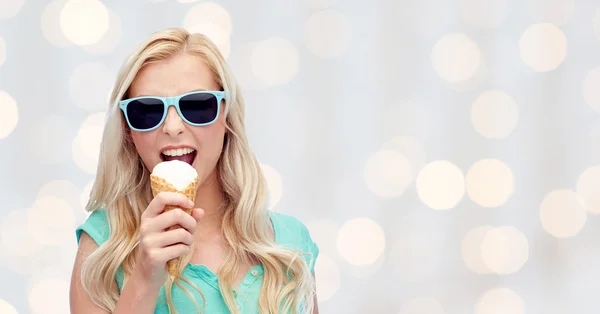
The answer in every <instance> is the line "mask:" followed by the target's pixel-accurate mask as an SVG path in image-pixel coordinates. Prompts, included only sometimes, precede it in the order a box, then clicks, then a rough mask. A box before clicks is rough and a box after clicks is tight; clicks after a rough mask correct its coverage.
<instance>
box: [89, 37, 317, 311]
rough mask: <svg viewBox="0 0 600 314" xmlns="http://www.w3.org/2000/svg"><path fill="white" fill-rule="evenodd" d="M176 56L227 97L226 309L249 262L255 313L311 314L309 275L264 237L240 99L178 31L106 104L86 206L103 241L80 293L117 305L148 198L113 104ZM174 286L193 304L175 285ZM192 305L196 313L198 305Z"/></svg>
mask: <svg viewBox="0 0 600 314" xmlns="http://www.w3.org/2000/svg"><path fill="white" fill-rule="evenodd" d="M178 53H189V54H192V55H196V56H199V57H201V58H202V59H203V60H204V62H205V64H206V65H207V67H208V68H209V69H210V71H211V72H212V75H213V78H214V80H215V82H216V83H217V84H218V86H220V87H221V88H222V89H223V90H224V91H225V94H226V96H225V103H226V105H225V128H226V130H227V132H228V134H227V140H226V141H225V143H224V149H223V153H222V155H221V157H220V159H219V162H218V163H217V171H218V181H219V184H220V186H221V187H222V189H223V194H224V195H225V203H224V206H223V221H222V230H223V236H224V238H225V240H226V242H227V244H228V253H227V255H226V257H225V260H224V263H223V266H222V268H221V269H220V270H219V271H218V273H217V275H218V277H219V288H220V290H221V293H222V295H223V299H224V300H225V303H226V304H227V307H228V308H229V310H230V311H231V312H232V313H239V310H238V309H237V307H236V303H235V299H234V297H233V284H232V282H233V280H234V277H235V275H236V274H237V272H238V270H239V267H240V265H241V263H242V262H243V261H244V260H247V259H248V258H250V259H251V260H255V261H258V263H260V264H261V265H262V266H263V268H264V282H263V287H262V289H261V291H260V297H259V311H260V313H280V312H284V313H288V312H289V313H303V312H308V313H312V310H313V307H314V304H313V297H314V283H313V277H312V274H311V273H310V268H309V267H308V265H307V263H306V261H305V260H304V259H303V258H300V255H301V252H298V251H293V250H288V249H285V248H283V247H280V246H278V245H276V243H275V242H274V241H273V240H272V239H271V237H270V233H269V228H270V222H269V216H268V212H267V209H266V199H267V195H266V194H267V190H266V183H265V180H264V177H263V174H262V172H261V168H260V164H259V163H258V161H257V159H256V157H255V156H254V154H253V153H252V151H251V150H250V147H249V145H248V141H247V138H246V134H245V126H244V100H243V97H242V94H241V92H240V90H239V88H238V87H237V84H236V81H235V79H234V77H233V75H232V74H231V72H230V71H229V69H228V67H227V65H226V62H225V60H224V58H223V56H222V55H221V53H220V52H219V50H218V48H217V47H216V46H215V45H214V43H213V42H211V40H209V39H208V38H207V37H206V36H204V35H202V34H190V33H188V32H187V31H186V30H184V29H181V28H170V29H166V30H163V31H160V32H157V33H154V34H152V35H151V36H150V37H149V38H148V39H147V40H146V41H145V42H144V43H143V44H142V45H141V47H140V48H139V49H138V50H137V51H136V52H135V53H134V54H133V55H132V56H131V57H130V58H129V59H128V60H127V61H126V62H125V64H124V66H123V67H122V69H121V71H120V73H119V76H118V79H117V81H116V84H115V87H114V89H113V93H112V96H111V99H110V105H109V110H108V113H107V122H106V127H105V129H104V133H103V138H102V143H101V150H100V158H99V162H98V169H97V175H96V180H95V183H94V186H93V188H92V191H91V195H90V201H89V203H88V204H87V206H86V210H88V211H94V210H98V209H102V208H104V209H105V210H106V214H107V220H108V225H109V229H110V236H109V238H108V240H107V241H106V242H105V243H104V244H103V245H100V247H99V248H98V249H97V250H95V251H94V252H93V253H92V254H91V255H90V256H89V258H88V259H87V261H86V262H85V264H84V266H83V270H82V278H83V287H84V288H85V290H86V291H87V293H89V295H90V297H91V298H92V300H93V301H94V302H95V303H96V304H97V305H98V306H100V307H102V308H103V309H105V310H107V311H109V312H112V311H113V310H114V308H115V306H116V303H117V301H118V298H119V290H118V287H117V285H116V282H115V276H116V275H117V271H118V269H119V267H122V271H123V274H124V281H123V284H125V283H126V282H127V279H128V277H129V276H130V274H131V272H132V270H133V267H134V265H135V262H136V261H135V258H136V252H137V242H138V237H139V225H140V219H141V214H142V212H143V211H144V210H145V208H146V207H147V206H148V204H149V203H150V201H151V200H152V194H151V190H150V183H149V171H148V169H146V167H145V166H144V164H143V163H142V161H141V159H140V157H139V155H138V153H137V151H136V149H135V146H134V145H133V143H132V141H131V138H130V136H129V133H128V132H129V130H128V127H127V124H126V123H125V120H124V117H123V114H122V112H121V111H120V109H119V107H118V101H119V100H121V99H123V97H126V96H127V93H128V89H129V87H130V85H131V83H132V81H133V80H134V78H135V76H136V74H137V73H138V71H139V70H140V69H141V68H142V67H143V66H144V65H146V64H149V63H153V62H159V61H161V60H165V59H167V58H169V57H171V56H173V55H176V54H178ZM190 259H191V253H190V254H188V255H187V256H186V258H185V259H184V260H183V262H182V263H181V264H180V265H179V268H180V270H183V268H184V267H185V265H186V264H187V263H188V262H189V261H190ZM178 280H183V281H185V282H187V283H188V284H190V285H191V286H192V287H194V288H195V289H196V290H198V292H200V294H201V295H202V292H201V291H200V289H198V288H197V287H195V286H194V285H193V284H191V282H189V281H188V280H187V279H185V278H183V277H182V278H179V279H178ZM176 284H177V285H178V286H179V287H180V288H182V289H183V290H184V291H185V292H186V293H187V295H188V296H190V297H192V295H191V294H190V293H189V292H188V291H187V290H185V289H184V287H183V286H182V285H180V284H179V282H178V281H176ZM171 288H172V284H170V283H169V282H167V283H166V286H165V290H166V294H167V295H166V296H167V303H168V304H169V309H170V311H171V313H174V312H175V309H174V306H173V300H172V294H171ZM202 298H203V299H204V297H203V295H202ZM194 302H196V301H195V300H194ZM195 305H196V308H197V310H198V311H199V312H201V311H200V308H199V307H198V305H197V303H195ZM204 305H205V304H204ZM204 305H203V307H204Z"/></svg>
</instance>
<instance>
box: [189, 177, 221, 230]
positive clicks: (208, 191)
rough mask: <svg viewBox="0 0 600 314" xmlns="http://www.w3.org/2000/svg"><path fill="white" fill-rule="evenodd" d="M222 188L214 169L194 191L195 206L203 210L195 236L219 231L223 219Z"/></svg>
mask: <svg viewBox="0 0 600 314" xmlns="http://www.w3.org/2000/svg"><path fill="white" fill-rule="evenodd" d="M223 202H224V197H223V189H222V188H221V186H220V185H219V182H218V180H217V174H216V171H215V172H213V173H212V174H211V175H210V176H209V177H208V178H206V180H205V181H204V182H203V184H202V185H200V186H199V187H198V190H197V192H196V201H195V205H194V206H195V207H196V208H201V209H202V210H204V215H203V216H202V218H200V220H199V221H198V224H197V225H196V234H195V237H196V238H197V237H203V236H208V235H211V234H213V235H214V234H215V233H219V234H220V232H221V222H222V221H223V206H222V205H223Z"/></svg>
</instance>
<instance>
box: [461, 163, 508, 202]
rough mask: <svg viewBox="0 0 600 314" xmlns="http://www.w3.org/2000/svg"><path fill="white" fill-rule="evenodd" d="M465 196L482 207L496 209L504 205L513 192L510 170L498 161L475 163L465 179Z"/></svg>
mask: <svg viewBox="0 0 600 314" xmlns="http://www.w3.org/2000/svg"><path fill="white" fill-rule="evenodd" d="M465 181H466V186H467V194H468V195H469V197H470V198H471V200H473V201H474V202H475V203H477V204H479V205H481V206H483V207H498V206H501V205H503V204H504V203H506V201H507V200H508V199H509V198H510V196H511V195H512V194H513V192H514V189H515V187H514V183H515V179H514V176H513V174H512V170H511V169H510V167H508V166H507V165H506V164H505V163H504V162H503V161H501V160H498V159H483V160H479V161H477V162H475V163H474V164H473V165H472V166H471V168H469V171H468V172H467V176H466V178H465Z"/></svg>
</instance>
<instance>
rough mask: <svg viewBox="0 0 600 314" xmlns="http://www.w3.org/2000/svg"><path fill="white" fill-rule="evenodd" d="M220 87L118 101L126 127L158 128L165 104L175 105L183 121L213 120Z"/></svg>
mask: <svg viewBox="0 0 600 314" xmlns="http://www.w3.org/2000/svg"><path fill="white" fill-rule="evenodd" d="M224 97H225V92H223V91H197V92H191V93H187V94H183V95H179V96H174V97H156V96H141V97H135V98H129V99H124V100H121V101H119V107H120V108H121V110H123V113H124V114H125V119H126V120H127V124H129V127H130V128H131V129H132V130H134V131H138V132H147V131H152V130H154V129H156V128H158V127H159V126H160V125H161V124H162V123H163V122H164V121H165V118H166V117H167V112H169V107H170V106H173V107H175V109H177V113H178V114H179V116H180V117H181V119H182V120H183V121H185V122H186V123H188V124H190V125H193V126H204V125H209V124H211V123H214V122H215V121H217V118H218V117H219V111H220V109H221V101H222V100H223V98H224Z"/></svg>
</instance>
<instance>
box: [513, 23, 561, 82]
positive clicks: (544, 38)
mask: <svg viewBox="0 0 600 314" xmlns="http://www.w3.org/2000/svg"><path fill="white" fill-rule="evenodd" d="M519 48H520V53H521V59H523V62H525V64H526V65H527V66H529V67H530V68H532V69H533V70H535V71H538V72H547V71H552V70H554V69H556V68H557V67H558V66H559V65H560V64H561V63H562V62H563V61H564V59H565V57H566V56H567V38H566V37H565V34H564V33H563V32H562V30H560V28H558V27H557V26H556V25H554V24H550V23H541V24H534V25H531V26H529V27H528V28H527V29H526V30H525V31H524V32H523V34H522V35H521V39H520V40H519Z"/></svg>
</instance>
